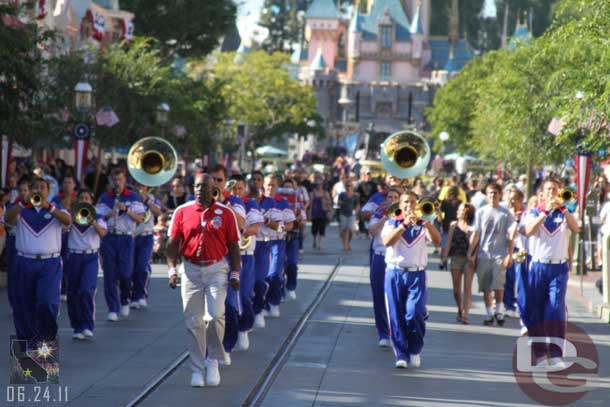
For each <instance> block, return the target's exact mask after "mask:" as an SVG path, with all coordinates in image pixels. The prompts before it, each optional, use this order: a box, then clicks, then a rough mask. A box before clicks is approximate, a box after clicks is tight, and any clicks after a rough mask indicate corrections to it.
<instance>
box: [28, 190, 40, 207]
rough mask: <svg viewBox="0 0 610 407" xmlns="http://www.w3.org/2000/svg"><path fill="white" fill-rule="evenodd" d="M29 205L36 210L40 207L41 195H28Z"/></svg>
mask: <svg viewBox="0 0 610 407" xmlns="http://www.w3.org/2000/svg"><path fill="white" fill-rule="evenodd" d="M30 203H31V204H32V206H34V207H36V208H38V207H39V206H40V205H42V195H40V194H39V193H38V192H35V193H33V194H32V195H30Z"/></svg>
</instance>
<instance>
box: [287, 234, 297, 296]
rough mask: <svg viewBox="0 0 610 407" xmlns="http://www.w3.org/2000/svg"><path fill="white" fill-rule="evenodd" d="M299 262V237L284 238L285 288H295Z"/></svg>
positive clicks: (289, 289) (292, 289) (290, 289)
mask: <svg viewBox="0 0 610 407" xmlns="http://www.w3.org/2000/svg"><path fill="white" fill-rule="evenodd" d="M298 263H299V239H298V236H294V237H292V238H289V239H287V240H286V269H285V271H286V290H288V291H294V290H296V289H297V274H298V270H299V268H298Z"/></svg>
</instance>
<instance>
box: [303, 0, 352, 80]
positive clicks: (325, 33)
mask: <svg viewBox="0 0 610 407" xmlns="http://www.w3.org/2000/svg"><path fill="white" fill-rule="evenodd" d="M340 22H341V15H340V14H339V10H338V9H337V7H336V5H335V2H334V1H333V0H314V1H313V3H311V6H309V9H308V10H307V24H306V26H305V38H306V39H307V41H309V49H310V50H312V49H320V48H321V49H322V52H323V54H324V60H325V61H326V63H327V64H328V66H329V67H330V68H334V67H335V60H336V58H337V52H338V40H339V36H340V35H341V34H342V30H341V25H340ZM343 27H344V26H343ZM314 58H315V55H314V54H313V53H310V54H309V60H308V62H309V65H311V63H312V62H313V59H314Z"/></svg>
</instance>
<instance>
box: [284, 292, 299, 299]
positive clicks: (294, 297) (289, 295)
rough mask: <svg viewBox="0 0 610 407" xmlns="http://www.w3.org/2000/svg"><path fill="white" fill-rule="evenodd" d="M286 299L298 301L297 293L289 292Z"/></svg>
mask: <svg viewBox="0 0 610 407" xmlns="http://www.w3.org/2000/svg"><path fill="white" fill-rule="evenodd" d="M286 299H287V300H289V301H295V300H296V299H297V293H296V291H291V290H288V291H287V292H286Z"/></svg>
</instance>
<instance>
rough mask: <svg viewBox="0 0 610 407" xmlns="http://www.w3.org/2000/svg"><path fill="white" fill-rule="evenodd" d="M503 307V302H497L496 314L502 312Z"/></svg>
mask: <svg viewBox="0 0 610 407" xmlns="http://www.w3.org/2000/svg"><path fill="white" fill-rule="evenodd" d="M503 308H504V304H502V303H499V304H498V303H496V312H497V313H498V314H502V313H504V310H503Z"/></svg>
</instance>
